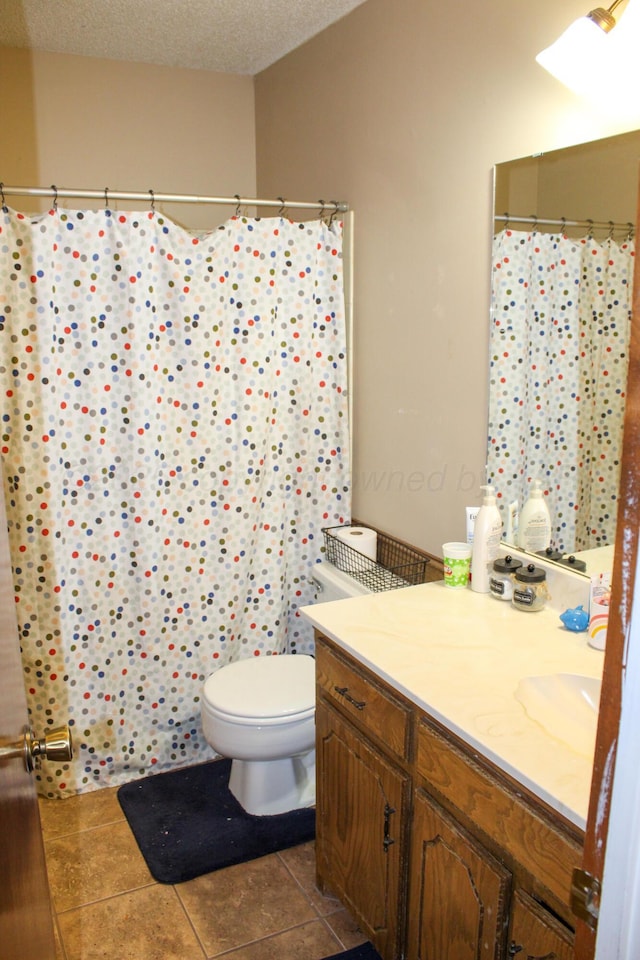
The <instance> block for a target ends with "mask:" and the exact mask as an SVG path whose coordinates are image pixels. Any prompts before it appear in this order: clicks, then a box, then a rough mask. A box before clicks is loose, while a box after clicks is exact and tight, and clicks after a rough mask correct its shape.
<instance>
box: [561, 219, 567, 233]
mask: <svg viewBox="0 0 640 960" xmlns="http://www.w3.org/2000/svg"><path fill="white" fill-rule="evenodd" d="M560 219H561V220H562V228H561V229H562V236H563V237H564V236H565V234H566V232H567V218H566V217H561V218H560Z"/></svg>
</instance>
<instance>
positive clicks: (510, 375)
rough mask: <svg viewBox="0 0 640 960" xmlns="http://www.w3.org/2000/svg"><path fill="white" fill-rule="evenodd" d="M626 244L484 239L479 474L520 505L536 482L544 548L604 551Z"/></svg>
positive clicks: (505, 235)
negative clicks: (542, 498) (548, 541)
mask: <svg viewBox="0 0 640 960" xmlns="http://www.w3.org/2000/svg"><path fill="white" fill-rule="evenodd" d="M633 264H634V245H633V241H631V240H626V241H623V242H620V243H619V242H617V241H615V240H613V239H607V240H605V241H604V242H598V241H596V240H594V239H593V238H592V237H586V238H582V239H580V240H571V239H569V238H568V237H566V236H562V235H557V234H542V233H537V232H525V231H515V230H509V229H507V230H504V231H502V232H501V233H499V234H498V235H497V236H496V237H495V239H494V245H493V271H492V292H491V299H492V302H491V310H492V314H491V361H490V362H491V376H490V388H489V394H490V408H489V444H488V464H489V469H488V473H489V476H490V477H491V480H492V482H493V483H494V485H495V487H496V491H497V494H498V497H499V502H500V503H501V504H503V505H506V504H508V503H510V502H512V501H513V500H517V501H518V503H519V505H520V507H522V504H523V503H524V501H525V500H526V498H527V496H528V488H529V484H530V483H531V481H532V480H536V479H540V480H541V481H542V485H543V488H544V490H545V493H546V495H547V503H548V506H549V510H550V513H551V519H552V545H553V546H554V547H556V548H558V549H560V550H563V551H574V550H576V551H577V550H584V549H588V548H591V547H596V546H605V545H607V544H612V543H614V542H615V523H616V514H617V497H618V485H619V475H620V455H621V449H622V426H623V419H624V402H625V393H626V382H627V366H628V356H627V341H628V334H629V326H630V318H631V297H632V287H633V282H632V280H633Z"/></svg>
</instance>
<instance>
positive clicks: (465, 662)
mask: <svg viewBox="0 0 640 960" xmlns="http://www.w3.org/2000/svg"><path fill="white" fill-rule="evenodd" d="M302 612H303V614H304V615H305V616H306V617H307V618H308V619H309V620H310V621H311V622H312V623H313V625H314V626H315V627H317V628H318V629H319V630H320V631H321V632H322V633H323V634H324V635H326V636H328V637H329V638H331V639H332V640H334V641H335V642H336V643H337V644H338V645H339V646H340V647H342V648H343V649H344V650H345V651H347V652H348V653H350V654H352V655H353V656H354V657H355V658H356V659H357V660H359V661H360V662H362V663H363V664H364V665H365V666H367V667H369V668H370V669H371V670H372V671H373V673H375V674H376V675H377V676H379V677H381V678H382V679H383V680H385V681H386V682H387V683H389V684H391V686H393V687H394V688H395V689H397V690H398V691H399V692H400V693H402V694H404V695H405V696H406V697H407V698H408V699H409V700H411V701H412V702H413V703H415V704H416V705H417V706H418V707H420V708H422V709H423V710H424V711H425V712H426V713H428V714H430V715H431V716H432V717H433V718H434V719H436V720H438V721H439V722H440V723H441V724H442V725H443V726H444V727H446V728H447V729H448V730H450V731H451V732H452V733H454V734H455V735H456V736H458V737H459V738H460V739H461V740H463V741H464V742H466V743H467V744H468V745H469V746H470V747H472V748H473V749H475V750H477V751H479V752H480V753H481V754H483V755H484V756H485V757H487V759H489V760H490V761H491V762H493V763H494V764H495V765H496V766H497V767H498V768H500V769H502V770H503V771H504V772H505V773H507V774H509V776H511V777H513V778H514V779H515V780H517V781H518V782H519V783H521V784H522V785H523V786H524V787H526V788H527V789H528V790H530V791H531V792H532V793H533V794H535V795H536V796H538V797H539V798H540V799H541V800H543V801H544V802H545V803H547V804H548V805H549V806H550V807H551V808H553V809H554V810H556V811H557V812H558V813H560V814H561V815H562V816H564V817H565V818H566V819H567V820H569V821H570V822H571V823H573V824H575V825H576V826H577V827H579V828H581V829H584V827H585V823H586V818H587V811H588V805H589V790H590V784H591V772H592V766H593V750H594V746H595V725H594V733H593V738H589V737H587V742H588V746H582V747H576V746H575V745H571V744H570V743H568V742H564V741H563V740H561V739H559V738H558V737H556V736H552V735H551V734H550V733H549V732H548V731H547V730H546V729H545V728H544V727H543V726H541V725H540V724H539V723H537V722H536V721H535V720H533V719H531V718H530V717H529V716H528V715H527V713H526V711H525V708H524V707H523V705H522V704H521V703H520V702H519V700H518V699H517V698H516V696H515V691H516V689H517V687H518V683H519V682H520V680H522V679H523V678H525V677H533V676H546V675H548V674H556V673H569V674H577V675H580V676H585V677H594V678H600V677H601V676H602V667H603V663H604V654H603V653H602V652H601V651H598V650H594V649H592V648H591V647H589V646H588V644H587V634H586V633H572V632H570V631H568V630H566V629H565V628H564V627H563V626H562V624H561V622H560V620H559V618H558V613H557V611H556V610H553V609H550V608H548V607H547V608H545V609H544V610H541V611H538V612H536V613H531V612H521V611H519V610H515V609H513V608H512V607H511V604H510V603H506V602H502V601H500V600H496V599H495V598H493V597H491V596H490V595H486V594H477V593H474V592H473V591H472V590H468V589H463V590H452V589H450V588H448V587H445V586H444V584H443V583H442V582H436V583H426V584H420V585H419V586H415V587H407V588H405V589H401V590H391V591H388V592H385V593H374V594H370V595H368V596H363V597H353V598H349V599H346V600H336V601H332V602H329V603H321V604H316V605H314V606H307V607H303V608H302ZM567 739H568V740H569V739H570V737H569V736H568V737H567Z"/></svg>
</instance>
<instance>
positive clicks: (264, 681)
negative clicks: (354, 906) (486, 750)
mask: <svg viewBox="0 0 640 960" xmlns="http://www.w3.org/2000/svg"><path fill="white" fill-rule="evenodd" d="M313 581H314V583H315V585H316V589H317V593H316V602H317V603H322V602H324V601H327V600H339V599H342V598H344V597H350V596H357V595H359V594H363V593H369V592H370V591H369V590H368V589H367V588H366V587H364V586H362V584H360V583H358V582H357V581H356V580H354V579H353V578H352V577H350V576H348V575H347V574H344V573H342V572H341V571H340V570H337V569H336V567H334V566H333V564H331V563H319V564H317V565H316V566H315V567H314V570H313ZM201 714H202V728H203V731H204V735H205V737H206V740H207V742H208V743H209V744H210V745H211V746H212V747H213V749H214V750H215V751H216V753H219V754H220V755H221V756H223V757H231V758H232V763H231V775H230V778H229V789H230V791H231V793H232V794H233V795H234V797H235V798H236V800H237V801H238V802H239V803H240V805H241V806H242V807H243V808H244V809H245V810H246V811H247V813H251V814H257V815H265V814H276V813H285V812H286V811H287V810H297V809H298V808H300V807H310V806H313V804H314V803H315V799H316V782H315V660H314V659H313V657H310V656H307V655H306V654H300V653H299V654H282V655H280V656H271V657H251V658H249V659H247V660H238V661H236V662H235V663H230V664H227V665H226V666H224V667H221V668H220V669H219V670H217V671H216V672H215V673H213V674H212V675H211V676H210V677H209V678H208V680H207V681H206V683H205V685H204V690H203V696H202V705H201Z"/></svg>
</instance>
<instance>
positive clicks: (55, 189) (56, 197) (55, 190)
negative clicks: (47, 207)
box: [51, 183, 58, 210]
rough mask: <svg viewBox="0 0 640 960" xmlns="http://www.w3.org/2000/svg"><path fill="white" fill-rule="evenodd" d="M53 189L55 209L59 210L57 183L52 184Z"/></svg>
mask: <svg viewBox="0 0 640 960" xmlns="http://www.w3.org/2000/svg"><path fill="white" fill-rule="evenodd" d="M51 189H52V190H53V209H54V210H57V209H58V188H57V187H56V185H55V183H52V184H51Z"/></svg>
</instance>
